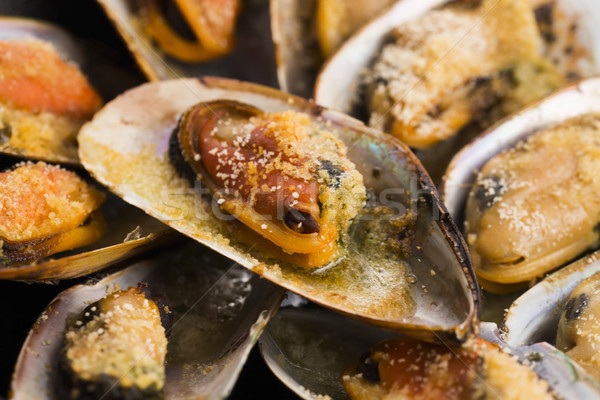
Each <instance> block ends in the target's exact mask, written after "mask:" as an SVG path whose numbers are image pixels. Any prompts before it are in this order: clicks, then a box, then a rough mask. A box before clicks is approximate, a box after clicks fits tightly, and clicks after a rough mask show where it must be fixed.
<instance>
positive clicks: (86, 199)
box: [0, 162, 106, 267]
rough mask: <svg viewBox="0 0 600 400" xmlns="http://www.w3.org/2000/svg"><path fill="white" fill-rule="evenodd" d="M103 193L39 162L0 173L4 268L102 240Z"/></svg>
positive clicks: (68, 172)
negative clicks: (101, 209) (101, 207)
mask: <svg viewBox="0 0 600 400" xmlns="http://www.w3.org/2000/svg"><path fill="white" fill-rule="evenodd" d="M104 199H105V196H104V193H102V192H101V191H99V190H98V189H96V188H94V187H93V186H91V185H88V184H87V183H86V182H85V181H84V180H83V179H81V178H79V177H78V176H77V175H76V174H75V173H73V172H70V171H67V170H64V169H62V168H60V167H55V166H52V165H48V164H45V163H43V162H38V163H36V164H33V163H26V164H21V165H18V166H17V167H16V168H15V169H13V170H10V171H7V172H2V173H0V209H1V210H2V214H1V216H0V241H1V242H2V264H3V266H4V267H6V266H14V265H19V264H24V263H27V262H31V261H36V260H38V259H40V258H43V257H46V256H49V255H51V254H54V253H58V252H61V251H65V250H71V249H73V248H76V247H81V246H85V245H87V244H90V243H93V242H95V241H97V240H98V239H100V237H101V236H102V235H103V234H104V231H105V230H106V221H105V219H104V217H103V216H102V214H101V213H100V212H99V211H98V210H99V208H100V206H101V204H102V203H103V202H104Z"/></svg>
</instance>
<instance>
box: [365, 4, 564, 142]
mask: <svg viewBox="0 0 600 400" xmlns="http://www.w3.org/2000/svg"><path fill="white" fill-rule="evenodd" d="M391 35H392V36H393V39H392V43H390V44H387V45H386V46H384V48H383V49H382V50H381V53H380V54H379V55H378V57H377V60H376V61H375V62H374V64H373V67H372V69H371V71H370V72H369V73H368V74H367V76H366V82H367V83H366V99H365V101H366V104H367V112H368V113H369V125H370V126H373V127H375V128H377V129H380V130H383V131H385V132H389V133H391V134H393V135H395V136H397V137H398V138H400V139H401V140H402V141H404V142H405V143H406V144H408V145H409V146H410V147H413V148H428V147H430V146H432V145H434V144H436V143H438V142H440V141H442V140H445V139H448V138H450V137H451V136H454V135H455V134H456V133H457V132H459V131H460V130H461V129H462V128H464V127H465V126H466V125H468V124H469V123H472V122H473V121H474V120H477V119H478V118H479V119H481V118H485V117H483V115H489V114H493V113H500V114H505V115H506V114H508V113H509V112H510V111H514V110H517V109H519V108H521V107H522V106H523V105H525V104H528V103H531V102H532V101H535V100H537V99H540V98H542V97H543V96H544V95H545V94H548V93H549V92H551V91H553V90H555V89H558V88H559V87H560V86H562V85H563V84H564V78H563V77H562V76H561V75H560V74H559V72H558V70H557V69H556V68H555V67H554V66H553V65H552V64H551V63H550V62H549V61H548V60H546V59H545V58H544V57H542V56H541V55H540V54H539V48H540V46H541V43H542V39H541V36H540V34H539V32H538V28H537V25H536V20H535V17H534V13H533V10H532V8H531V4H530V1H529V0H501V1H497V0H485V1H482V2H480V4H479V5H477V6H476V7H473V5H472V3H471V2H462V3H461V2H458V3H452V4H450V5H448V6H446V7H444V8H441V9H435V10H431V11H429V12H428V13H427V14H425V15H424V16H422V17H420V18H417V19H415V20H412V21H409V22H406V23H404V24H402V25H400V26H398V27H397V28H395V29H394V30H393V31H392V33H391ZM496 109H497V110H498V111H494V110H496ZM496 118H497V117H496Z"/></svg>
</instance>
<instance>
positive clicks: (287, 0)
mask: <svg viewBox="0 0 600 400" xmlns="http://www.w3.org/2000/svg"><path fill="white" fill-rule="evenodd" d="M394 2H396V0H370V1H364V0H271V1H270V16H271V32H272V40H273V44H274V50H275V60H276V62H277V77H278V81H279V87H280V88H281V90H283V91H284V92H289V93H292V94H295V95H299V96H303V97H305V98H310V97H311V95H312V90H313V85H314V82H315V78H316V76H317V72H318V70H319V68H320V66H321V64H322V63H323V61H324V60H325V59H327V57H329V56H330V55H331V54H333V52H334V51H335V50H336V49H337V48H338V47H339V46H340V45H341V44H342V43H343V41H344V40H346V39H347V38H348V36H350V35H351V34H352V33H354V32H355V31H357V30H358V29H359V28H361V27H362V26H363V25H364V24H365V23H367V22H368V21H369V20H371V19H372V18H373V17H375V16H376V15H377V14H379V13H381V12H382V11H383V10H384V9H386V8H387V7H389V6H390V5H391V4H393V3H394Z"/></svg>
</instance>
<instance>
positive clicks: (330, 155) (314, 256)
mask: <svg viewBox="0 0 600 400" xmlns="http://www.w3.org/2000/svg"><path fill="white" fill-rule="evenodd" d="M346 152H347V149H346V146H345V145H344V143H343V142H342V141H340V140H339V139H337V138H336V137H335V136H334V135H333V134H332V133H330V132H327V131H325V130H323V129H322V128H320V127H318V126H315V125H314V124H313V123H312V120H311V119H310V117H309V116H308V115H307V114H303V113H298V112H295V111H293V110H290V111H285V112H278V113H264V112H262V111H261V110H259V109H257V108H255V107H252V106H249V105H247V104H242V103H238V102H234V101H218V100H217V101H213V102H208V103H200V104H197V105H194V106H192V107H190V108H189V109H188V110H187V111H186V112H185V113H184V114H183V115H182V117H181V118H180V121H179V124H178V126H177V129H176V130H175V132H174V133H173V137H172V139H171V155H172V156H173V157H174V161H175V163H176V166H177V165H178V166H179V167H180V168H181V167H182V162H181V161H183V162H185V164H183V168H185V167H186V166H187V167H188V168H189V167H191V169H192V170H193V175H194V178H196V179H198V180H202V181H203V182H204V183H205V184H206V185H207V187H208V188H209V189H210V191H211V193H212V194H213V195H214V196H215V197H216V201H217V204H218V205H219V207H220V209H221V210H223V211H225V212H226V213H228V214H229V215H232V216H234V217H235V218H236V219H237V220H238V221H240V222H242V223H243V224H244V225H245V226H246V227H248V228H250V229H251V230H252V231H254V232H255V233H257V234H258V235H260V236H261V237H263V238H265V239H266V240H267V241H269V242H270V243H273V244H274V245H275V246H277V249H274V248H273V246H270V245H269V244H267V243H259V244H258V247H259V248H261V247H262V248H267V251H268V252H271V253H275V254H274V255H275V257H276V258H280V259H284V260H287V261H289V262H291V263H293V264H296V265H301V266H304V267H309V268H314V267H319V266H322V265H324V264H327V263H328V262H330V261H331V260H332V258H333V257H334V255H335V254H336V253H338V252H339V251H338V246H339V242H340V241H342V242H343V240H341V239H340V236H344V235H347V233H346V231H347V230H348V228H349V227H350V224H351V222H352V220H353V218H355V217H356V216H357V215H358V214H359V212H360V211H361V210H362V209H363V207H365V203H366V196H367V195H366V191H365V186H364V184H363V177H362V175H361V174H360V173H359V172H358V171H357V170H356V167H355V165H354V164H353V163H352V162H351V161H350V160H349V159H348V158H347V156H346ZM180 158H183V160H180ZM237 229H239V228H235V230H237ZM242 234H245V235H247V232H246V231H244V232H242ZM249 239H250V238H246V240H249ZM255 240H256V238H252V239H251V240H250V241H252V242H254V241H255ZM346 241H347V239H346Z"/></svg>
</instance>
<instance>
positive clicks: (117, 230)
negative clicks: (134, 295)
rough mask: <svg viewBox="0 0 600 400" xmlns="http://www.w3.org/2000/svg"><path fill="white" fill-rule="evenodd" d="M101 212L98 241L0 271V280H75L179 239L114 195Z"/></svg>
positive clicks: (167, 229)
mask: <svg viewBox="0 0 600 400" xmlns="http://www.w3.org/2000/svg"><path fill="white" fill-rule="evenodd" d="M100 210H101V213H102V214H103V215H104V217H105V218H106V220H107V224H108V225H107V231H106V233H105V234H104V236H103V237H102V238H101V239H100V240H99V241H97V242H95V243H92V244H90V245H88V246H85V247H81V248H78V249H74V250H71V251H68V252H62V253H57V254H54V255H53V256H51V257H46V258H43V259H40V260H37V261H35V262H32V263H28V264H25V265H20V266H16V267H4V268H0V280H1V279H11V280H19V281H31V282H33V281H38V282H39V281H56V280H62V279H71V278H77V277H80V276H84V275H88V274H91V273H93V272H96V271H99V270H101V269H104V268H106V267H109V266H111V265H114V264H116V263H118V262H120V261H123V260H126V259H128V258H131V257H134V256H136V255H138V254H140V253H143V252H145V251H149V250H151V249H153V248H156V247H159V246H164V245H166V244H168V243H173V242H175V241H177V240H181V235H179V234H177V232H175V231H173V230H172V229H169V228H168V227H167V226H165V225H164V224H163V223H161V222H160V221H157V220H156V219H154V218H152V217H149V216H148V215H146V214H144V213H143V212H140V210H138V209H136V208H135V207H131V206H130V205H129V204H127V203H125V202H123V201H122V200H121V199H119V198H118V197H117V196H114V195H111V194H109V195H108V196H107V200H106V202H105V204H104V205H103V206H102V207H101V208H100Z"/></svg>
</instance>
